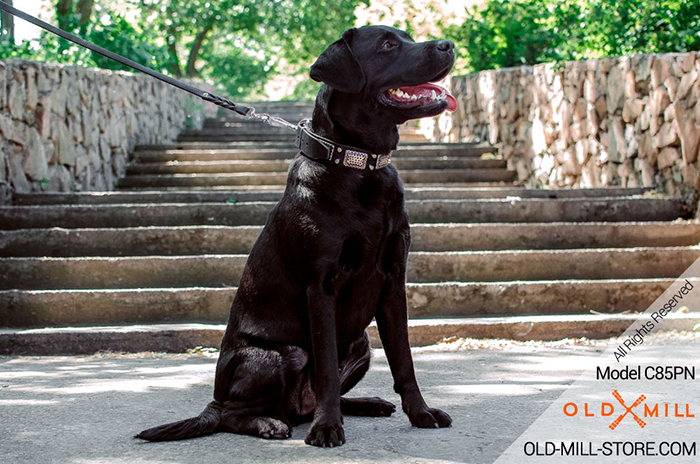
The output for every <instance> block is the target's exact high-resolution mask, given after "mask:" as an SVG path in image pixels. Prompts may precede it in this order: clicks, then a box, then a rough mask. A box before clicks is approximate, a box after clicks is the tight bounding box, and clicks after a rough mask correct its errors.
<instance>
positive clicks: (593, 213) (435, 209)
mask: <svg viewBox="0 0 700 464" xmlns="http://www.w3.org/2000/svg"><path fill="white" fill-rule="evenodd" d="M275 205H276V203H275V202H263V201H260V202H246V203H232V204H219V203H164V204H147V203H145V204H115V205H109V204H108V205H38V206H2V207H0V230H15V229H35V228H49V227H64V228H94V227H147V226H186V225H225V226H241V225H262V224H265V222H266V220H267V216H268V214H269V213H270V211H271V210H272V208H273V207H274V206H275ZM406 209H407V210H408V213H409V216H410V218H411V221H412V223H433V224H434V223H449V222H457V223H483V222H487V223H492V222H510V223H514V222H524V223H528V222H530V223H534V222H601V221H610V222H638V221H673V220H675V219H678V218H680V217H684V216H686V215H687V214H688V210H687V208H686V204H685V203H684V201H683V200H682V199H678V198H664V197H630V198H585V199H578V198H564V199H517V200H515V199H508V198H506V199H488V200H485V199H476V200H409V201H406Z"/></svg>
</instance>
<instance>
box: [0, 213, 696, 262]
mask: <svg viewBox="0 0 700 464" xmlns="http://www.w3.org/2000/svg"><path fill="white" fill-rule="evenodd" d="M261 230H262V226H180V227H120V228H94V229H63V228H57V227H54V228H50V229H19V230H7V231H0V256H2V257H22V256H25V257H32V256H35V257H39V256H54V257H80V256H178V255H179V256H183V255H200V254H247V253H249V252H250V249H251V247H252V246H253V243H255V240H256V239H257V238H258V235H259V234H260V231H261ZM698 243H700V224H699V223H698V222H697V221H674V222H671V223H668V222H623V223H605V222H593V223H561V222H554V223H537V224H509V223H497V224H454V223H453V224H413V225H412V226H411V250H412V251H488V250H529V249H535V250H555V249H576V248H634V247H686V246H693V245H697V244H698Z"/></svg>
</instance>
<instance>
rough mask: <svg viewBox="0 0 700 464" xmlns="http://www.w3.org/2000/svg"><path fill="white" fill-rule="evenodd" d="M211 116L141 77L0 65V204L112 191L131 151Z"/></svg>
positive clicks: (211, 109) (203, 106) (196, 102)
mask: <svg viewBox="0 0 700 464" xmlns="http://www.w3.org/2000/svg"><path fill="white" fill-rule="evenodd" d="M197 85H200V84H197ZM200 86H201V85H200ZM215 114H216V107H215V106H214V105H211V104H209V103H206V102H203V101H201V100H200V99H199V98H197V97H194V96H191V95H190V94H188V93H185V92H183V91H181V90H178V89H176V88H174V87H172V86H169V85H166V84H163V83H161V82H159V81H156V80H155V79H153V78H151V77H149V76H146V75H142V74H132V73H126V72H112V71H104V70H98V69H86V68H81V67H74V66H59V65H49V64H43V63H36V62H28V61H18V60H8V61H4V62H3V61H0V135H1V136H2V138H1V139H0V203H2V202H3V201H4V202H7V201H8V197H9V195H10V193H11V192H12V191H14V192H21V193H26V192H58V191H61V192H67V191H83V190H95V191H106V190H112V189H114V186H115V183H116V181H117V180H118V178H119V177H120V176H122V175H123V174H124V172H125V168H126V163H127V159H128V156H129V153H131V152H132V150H133V148H134V146H136V145H138V144H153V143H167V142H172V141H174V140H175V139H176V138H177V136H178V134H179V133H180V132H181V131H182V130H183V129H184V128H186V127H188V126H193V127H196V125H197V124H201V120H202V119H203V117H206V116H213V115H215Z"/></svg>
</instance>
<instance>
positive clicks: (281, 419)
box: [217, 347, 292, 439]
mask: <svg viewBox="0 0 700 464" xmlns="http://www.w3.org/2000/svg"><path fill="white" fill-rule="evenodd" d="M229 362H233V363H235V366H234V367H233V369H232V375H231V380H230V385H229V389H228V398H227V399H226V400H225V401H224V408H223V410H222V411H221V420H220V422H219V426H218V429H217V430H218V431H222V432H231V433H239V434H245V435H254V436H259V437H263V438H277V439H283V438H288V437H291V435H292V426H291V424H290V423H289V421H288V420H287V419H286V417H285V415H284V412H283V409H282V403H283V396H282V395H283V393H284V386H285V363H284V359H283V357H282V355H281V354H280V353H279V352H277V351H275V350H271V349H264V348H258V347H245V348H240V349H239V350H237V352H236V353H235V354H234V355H233V356H232V357H231V358H230V361H229Z"/></svg>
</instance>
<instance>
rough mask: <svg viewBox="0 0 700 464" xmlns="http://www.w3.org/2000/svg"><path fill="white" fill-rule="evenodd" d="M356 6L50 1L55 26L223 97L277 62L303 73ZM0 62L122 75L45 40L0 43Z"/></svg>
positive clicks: (222, 0) (258, 79)
mask: <svg viewBox="0 0 700 464" xmlns="http://www.w3.org/2000/svg"><path fill="white" fill-rule="evenodd" d="M359 3H361V0H354V1H341V0H320V1H318V0H317V1H311V0H120V1H118V2H114V1H107V0H56V3H55V8H54V11H55V22H56V23H57V24H58V25H59V27H61V28H63V29H65V30H67V31H69V32H73V33H76V34H78V35H80V36H81V37H83V38H85V39H86V40H89V41H91V42H94V43H95V44H97V45H100V46H102V47H104V48H106V49H108V50H111V51H114V52H116V53H119V54H121V55H124V56H126V57H128V58H130V59H132V60H134V61H136V62H138V63H140V64H143V65H145V66H149V67H152V68H154V69H157V70H158V71H161V72H163V73H165V74H169V75H172V76H174V77H186V78H191V79H198V78H205V79H207V80H208V81H210V82H213V83H215V84H219V85H220V86H221V87H222V88H223V89H224V90H225V91H226V92H227V93H228V94H229V95H230V96H231V97H236V96H241V95H247V94H249V93H251V92H252V91H253V90H255V89H260V88H261V87H262V85H263V84H264V83H265V81H266V80H267V79H268V78H269V77H270V76H271V75H273V74H274V72H275V68H276V66H277V65H278V64H279V63H280V62H284V63H287V64H296V65H302V64H303V65H308V64H309V63H310V61H311V60H313V58H315V57H316V56H318V55H319V54H320V53H321V51H323V49H325V47H326V46H327V45H328V44H329V43H330V42H332V41H333V40H335V39H337V38H338V37H339V36H340V33H341V32H342V31H343V30H345V29H347V28H349V27H352V26H353V25H354V22H355V15H354V11H355V8H356V6H357V5H358V4H359ZM0 56H2V57H4V58H22V59H36V60H40V61H50V62H58V63H68V64H76V65H82V66H97V67H103V68H108V69H124V68H123V67H122V66H121V65H119V64H117V63H115V62H112V61H110V60H108V59H106V58H104V57H102V56H100V55H93V54H92V53H90V52H88V51H86V50H84V49H81V48H80V47H77V46H75V45H73V44H71V43H69V42H67V41H65V40H63V39H60V38H57V37H55V36H53V35H51V34H49V33H42V36H41V39H40V40H38V41H35V42H33V43H28V42H25V43H23V44H21V45H15V44H14V43H12V41H11V40H4V41H2V42H1V43H0Z"/></svg>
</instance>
